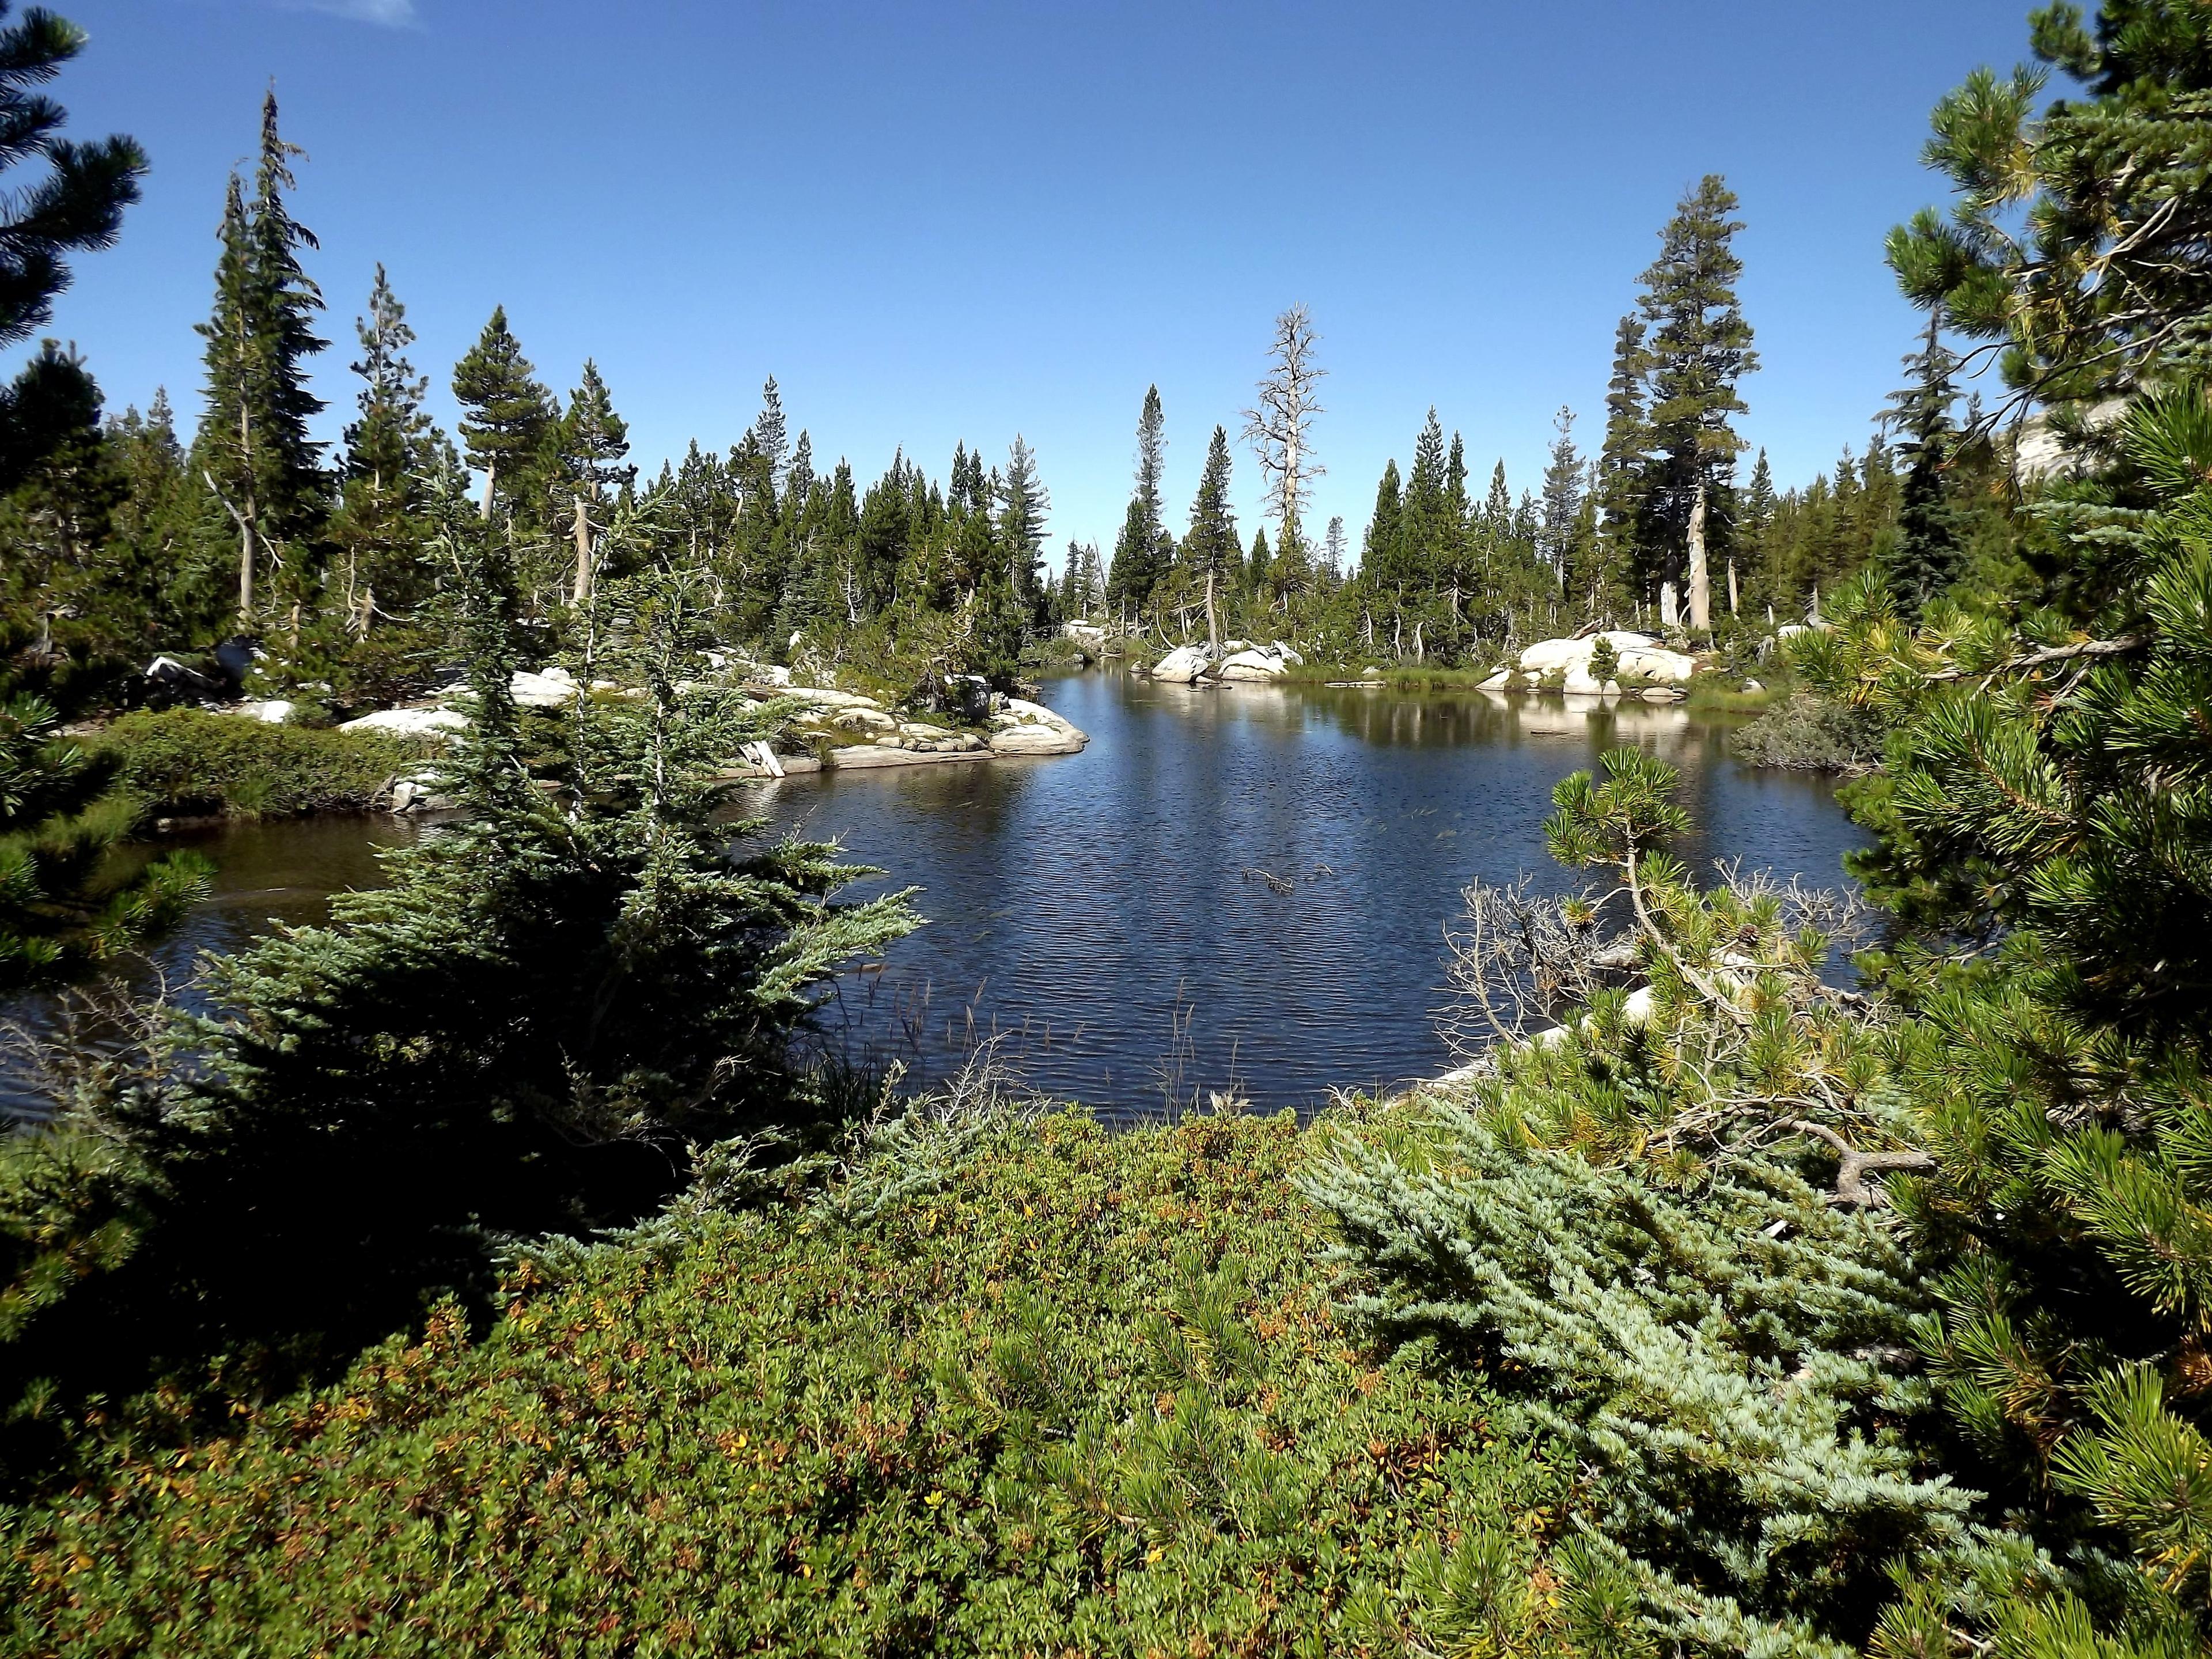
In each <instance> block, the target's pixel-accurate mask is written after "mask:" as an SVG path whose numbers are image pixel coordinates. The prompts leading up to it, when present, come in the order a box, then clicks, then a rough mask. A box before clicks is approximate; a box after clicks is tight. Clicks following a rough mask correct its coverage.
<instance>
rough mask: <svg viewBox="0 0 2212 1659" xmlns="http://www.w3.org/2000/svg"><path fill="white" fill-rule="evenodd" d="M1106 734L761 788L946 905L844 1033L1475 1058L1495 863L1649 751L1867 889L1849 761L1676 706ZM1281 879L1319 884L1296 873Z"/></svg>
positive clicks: (1042, 1060) (1154, 708) (1108, 1065)
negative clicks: (1447, 1004)
mask: <svg viewBox="0 0 2212 1659" xmlns="http://www.w3.org/2000/svg"><path fill="white" fill-rule="evenodd" d="M1046 701H1048V702H1050V703H1051V704H1052V706H1053V707H1054V708H1056V709H1058V710H1059V711H1060V713H1062V714H1066V716H1067V717H1068V718H1069V719H1071V720H1073V721H1074V722H1075V723H1076V725H1078V726H1081V727H1082V728H1083V729H1084V730H1085V732H1089V733H1090V734H1091V746H1090V747H1089V748H1088V749H1087V750H1085V751H1084V752H1083V753H1082V754H1080V755H1076V756H1071V757H1057V758H1042V759H1034V760H1004V759H1002V760H990V761H983V762H977V763H968V764H961V765H945V766H924V767H913V768H904V769H884V770H877V771H871V772H858V773H847V774H836V773H832V774H828V775H820V776H812V777H803V778H793V779H790V780H787V781H784V782H781V783H776V784H763V785H759V786H753V787H748V789H747V790H746V791H745V799H744V805H745V807H746V808H747V809H748V810H749V811H752V812H755V813H757V814H759V815H761V816H765V817H769V818H770V819H771V820H773V821H774V822H775V823H776V824H778V825H779V826H783V827H789V828H794V829H799V830H801V831H802V832H803V833H805V834H806V835H809V836H817V837H821V838H825V839H826V838H830V837H835V838H837V839H839V840H841V841H842V842H843V843H844V845H845V847H846V848H848V851H849V852H850V853H851V854H853V855H854V857H855V858H857V859H859V860H864V861H866V862H868V863H871V864H875V865H879V866H883V867H884V869H885V870H886V872H888V877H887V878H886V880H885V881H883V882H877V883H872V884H870V885H869V886H868V887H867V888H866V889H865V890H868V891H873V890H878V889H880V888H881V887H882V886H884V885H886V884H889V885H900V886H903V885H908V884H912V885H916V886H919V887H920V888H921V894H920V896H919V897H918V900H917V905H918V908H920V909H921V912H922V914H923V915H926V916H927V917H928V918H929V922H928V925H927V927H923V928H922V929H921V931H920V932H919V933H915V935H914V936H913V937H911V938H909V939H905V940H903V941H902V942H901V943H900V944H899V945H896V946H895V947H894V948H893V949H892V951H891V952H890V957H889V959H888V962H887V963H885V965H884V968H883V969H882V971H880V972H868V973H864V974H859V975H853V976H851V977H850V978H848V980H847V981H846V982H845V983H844V984H843V985H842V987H840V989H839V992H838V994H837V995H836V999H835V1000H834V1001H833V1002H832V1004H831V1005H830V1006H829V1008H828V1009H827V1010H826V1011H825V1012H826V1020H827V1024H828V1025H829V1030H830V1031H831V1033H832V1036H833V1040H835V1041H836V1042H841V1043H843V1044H846V1045H848V1046H850V1047H853V1048H858V1049H860V1050H864V1051H866V1052H869V1053H871V1054H873V1055H874V1056H875V1057H877V1058H878V1059H889V1058H892V1057H897V1058H901V1059H903V1060H906V1062H907V1063H908V1066H909V1068H910V1074H911V1075H915V1076H918V1077H921V1078H927V1077H931V1076H935V1075H939V1074H941V1073H943V1071H944V1070H945V1069H946V1068H947V1067H948V1066H952V1065H957V1063H958V1060H959V1059H960V1057H961V1056H962V1055H963V1054H965V1053H966V1052H967V1051H968V1049H969V1046H970V1045H971V1044H973V1043H974V1042H977V1041H980V1040H982V1039H986V1038H988V1037H990V1036H993V1035H994V1034H998V1035H1000V1036H1001V1037H1002V1038H1003V1042H1002V1045H1001V1046H1002V1052H1004V1053H1005V1054H1006V1055H1007V1056H1008V1057H1009V1058H1011V1059H1012V1060H1014V1061H1015V1062H1016V1063H1017V1065H1018V1068H1019V1069H1020V1070H1021V1071H1022V1072H1023V1073H1024V1074H1025V1076H1026V1078H1027V1079H1028V1081H1029V1082H1030V1084H1031V1085H1034V1086H1036V1087H1037V1088H1039V1089H1042V1090H1043V1091H1047V1092H1048V1093H1050V1094H1052V1095H1054V1096H1055V1097H1063V1098H1070V1099H1076V1100H1080V1101H1083V1102H1085V1103H1088V1104H1090V1105H1091V1106H1092V1107H1093V1108H1094V1109H1097V1110H1098V1111H1099V1112H1101V1113H1102V1114H1103V1115H1107V1116H1109V1117H1115V1118H1127V1117H1133V1116H1136V1115H1146V1114H1150V1113H1156V1112H1158V1111H1160V1110H1161V1109H1163V1108H1164V1107H1165V1106H1167V1105H1169V1104H1170V1103H1187V1102H1188V1101H1190V1100H1191V1099H1193V1098H1194V1097H1195V1096H1197V1095H1198V1094H1200V1092H1201V1091H1207V1090H1216V1089H1224V1088H1228V1087H1231V1086H1233V1087H1236V1088H1238V1089H1241V1090H1242V1091H1243V1092H1244V1093H1245V1094H1246V1095H1247V1096H1248V1097H1249V1098H1250V1099H1251V1100H1252V1101H1253V1102H1254V1103H1255V1104H1257V1105H1260V1106H1261V1107H1264V1108H1269V1109H1276V1108H1280V1107H1284V1106H1293V1107H1300V1108H1304V1107H1310V1106H1314V1105H1317V1104H1319V1103H1322V1101H1323V1100H1324V1099H1325V1098H1326V1097H1327V1093H1328V1090H1329V1089H1330V1088H1331V1087H1333V1086H1340V1087H1353V1086H1375V1085H1389V1084H1392V1083H1395V1082H1399V1081H1402V1080H1405V1079H1410V1078H1415V1077H1421V1076H1430V1075H1434V1074H1435V1073H1438V1072H1441V1071H1443V1070H1445V1069H1447V1068H1448V1067H1449V1066H1450V1065H1452V1064H1453V1063H1454V1062H1453V1060H1452V1057H1451V1056H1450V1054H1449V1053H1448V1052H1447V1051H1446V1050H1445V1048H1444V1047H1443V1043H1442V1042H1440V1041H1439V1040H1438V1038H1437V1036H1436V1033H1435V1028H1434V1023H1433V1019H1434V1012H1435V1010H1436V1007H1437V1003H1438V1001H1439V1000H1440V991H1439V988H1438V987H1439V985H1440V982H1441V978H1442V972H1441V959H1442V944H1441V930H1442V928H1443V925H1444V923H1445V922H1446V921H1447V920H1448V919H1449V918H1450V917H1451V916H1452V915H1454V914H1455V912H1456V911H1457V910H1458V908H1459V892H1460V890H1461V889H1462V887H1464V886H1465V885H1466V884H1468V882H1469V881H1470V880H1473V879H1475V878H1480V879H1482V880H1485V881H1491V882H1502V881H1510V880H1511V879H1513V878H1516V876H1517V875H1519V874H1520V873H1521V872H1522V871H1524V870H1526V871H1532V872H1536V873H1537V874H1538V876H1539V878H1541V879H1542V880H1544V881H1546V882H1547V883H1551V884H1555V885H1565V884H1567V883H1568V880H1569V878H1567V877H1566V876H1565V873H1564V872H1557V871H1556V870H1555V869H1554V867H1553V866H1552V865H1551V863H1550V861H1549V860H1548V859H1547V858H1546V856H1545V854H1544V851H1543V843H1542V836H1541V824H1542V821H1543V818H1544V815H1545V813H1546V811H1547V810H1548V806H1549V795H1550V791H1551V788H1552V786H1553V783H1555V782H1556V781H1558V780H1559V779H1560V778H1562V777H1564V776H1565V775H1567V774H1568V773H1570V772H1572V771H1574V770H1576V769H1577V768H1581V767H1586V766H1589V765H1590V764H1592V763H1593V762H1594V761H1595V758H1596V757H1597V756H1598V755H1599V754H1601V752H1602V751H1603V750H1606V749H1608V748H1611V747H1613V746H1614V745H1616V744H1623V743H1632V744H1639V745H1642V746H1644V747H1645V748H1648V749H1650V750H1655V751H1656V752H1657V753H1659V754H1660V755H1662V756H1663V757H1665V758H1666V759H1668V760H1669V761H1671V762H1672V763H1674V765H1676V766H1677V767H1679V768H1680V769H1681V772H1682V775H1683V785H1684V787H1683V802H1684V805H1686V807H1687V808H1688V809H1689V811H1690V815H1691V817H1692V820H1693V821H1694V822H1695V823H1696V824H1697V826H1698V831H1697V835H1696V837H1695V839H1694V840H1693V841H1692V843H1691V844H1689V845H1687V846H1686V847H1685V848H1682V849H1681V850H1682V852H1683V854H1684V855H1685V856H1686V858H1687V859H1688V860H1690V861H1691V863H1692V866H1699V865H1704V864H1706V863H1709V862H1710V861H1711V860H1715V859H1733V858H1741V859H1742V860H1744V861H1745V863H1746V865H1747V866H1748V867H1751V868H1762V867H1763V868H1771V869H1772V870H1774V871H1775V872H1777V873H1778V874H1782V875H1785V876H1787V875H1796V874H1803V875H1806V876H1808V877H1809V878H1813V879H1814V880H1815V881H1816V882H1820V883H1824V884H1840V883H1841V882H1842V881H1843V879H1844V877H1843V874H1842V871H1841V867H1840V863H1839V860H1840V859H1841V856H1842V854H1844V851H1845V850H1846V849H1848V848H1851V847H1854V846H1856V845H1857V844H1858V843H1859V840H1860V837H1859V836H1858V833H1857V830H1856V829H1854V828H1853V826H1852V825H1851V824H1850V823H1849V821H1848V820H1847V819H1846V818H1845V817H1844V814H1843V812H1842V811H1841V809H1840V808H1838V806H1837V805H1836V804H1835V800H1834V798H1833V795H1832V792H1831V790H1830V787H1829V786H1828V785H1827V783H1826V781H1821V780H1818V779H1809V778H1805V777H1800V776H1796V775H1790V774H1783V773H1773V772H1759V771H1754V770H1752V769H1748V768H1745V767H1741V766H1739V765H1738V764H1736V763H1735V762H1734V761H1732V760H1731V759H1729V757H1728V754H1727V750H1726V729H1727V728H1726V724H1725V723H1723V722H1715V721H1709V720H1695V719H1692V717H1690V716H1689V715H1688V714H1686V713H1685V712H1684V711H1683V710H1681V709H1680V708H1674V707H1671V706H1666V705H1660V706H1653V705H1650V704H1644V703H1628V704H1624V705H1620V706H1616V707H1611V708H1607V707H1602V706H1583V705H1577V706H1569V705H1567V704H1565V702H1561V701H1560V700H1558V699H1541V698H1526V697H1522V698H1513V699H1510V700H1509V699H1506V698H1504V697H1495V696H1481V695H1480V694H1470V695H1468V696H1422V697H1413V696H1397V695H1395V694H1392V693H1385V692H1375V691H1328V690H1303V689H1297V690H1294V689H1289V688H1281V687H1273V686H1251V685H1238V686H1228V687H1222V688H1218V689H1214V690H1204V689H1196V688H1189V687H1183V686H1173V685H1157V684H1152V683H1150V682H1148V681H1143V680H1136V679H1130V678H1125V677H1123V676H1121V675H1120V674H1107V673H1090V674H1084V675H1078V676H1073V677H1070V678H1063V679H1058V680H1055V681H1054V682H1052V683H1051V684H1049V685H1048V688H1047V695H1046ZM416 833H420V832H419V831H417V830H416V829H414V828H412V827H411V826H410V825H407V824H404V823H396V822H393V821H392V820H388V819H381V818H378V819H368V818H337V819H321V820H313V821H308V822H305V823H277V824H268V825H258V826H246V827H242V828H240V829H232V830H228V831H225V832H222V833H220V834H216V835H211V836H207V837H204V839H203V840H202V842H201V843H200V844H201V845H202V846H203V847H204V850H206V851H207V852H208V853H210V854H211V855H212V856H214V857H215V858H216V860H218V861H219V863H220V865H221V869H222V874H221V877H220V881H219V885H220V891H219V892H218V893H217V895H216V897H215V899H214V900H213V902H210V904H209V905H208V906H207V907H206V908H204V910H203V911H202V912H201V913H200V914H199V915H197V916H196V917H195V918H194V919H193V921H192V923H191V926H190V927H188V928H187V929H186V931H185V934H184V935H183V936H182V937H181V938H179V939H177V940H175V941H173V943H172V944H171V945H169V946H168V947H167V948H166V949H165V950H164V951H163V953H162V954H163V957H164V959H165V961H166V962H167V963H169V964H171V965H172V967H173V968H179V969H180V968H182V967H183V965H184V964H186V963H189V962H190V961H191V958H192V957H193V955H194V954H195V953H196V952H197V951H200V950H216V951H226V950H231V949H234V948H236V947H237V945H239V944H240V943H241V942H243V941H244V940H245V939H247V938H249V937H250V936H251V935H252V934H253V933H258V932H259V931H261V930H262V929H263V928H264V927H266V926H267V925H268V921H269V919H270V918H271V917H278V918H282V919H284V920H287V921H313V920H316V919H318V918H319V916H320V915H322V912H323V907H324V902H325V896H326V895H327V894H328V893H329V892H330V891H331V890H333V889H336V888H341V887H345V886H354V885H368V884H374V882H375V881H376V879H377V868H376V860H375V849H376V848H378V847H380V846H383V845H389V844H391V843H392V842H398V841H401V840H404V839H406V838H407V837H409V836H412V835H415V834H416ZM1260 871H1265V872H1268V873H1269V874H1272V875H1273V876H1275V877H1277V878H1279V879H1280V880H1282V881H1284V882H1287V883H1289V884H1291V886H1290V890H1288V891H1287V892H1285V891H1280V890H1278V889H1277V888H1276V887H1275V886H1274V885H1273V884H1270V883H1269V882H1268V881H1267V880H1265V879H1263V878H1261V877H1260V876H1259V875H1257V874H1255V873H1254V872H1260Z"/></svg>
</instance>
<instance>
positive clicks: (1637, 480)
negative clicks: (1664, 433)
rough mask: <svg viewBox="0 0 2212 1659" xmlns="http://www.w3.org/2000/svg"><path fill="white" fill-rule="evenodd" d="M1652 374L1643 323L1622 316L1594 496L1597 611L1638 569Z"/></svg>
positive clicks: (1592, 588)
mask: <svg viewBox="0 0 2212 1659" xmlns="http://www.w3.org/2000/svg"><path fill="white" fill-rule="evenodd" d="M1648 374H1650V356H1649V355H1648V354H1647V353H1646V352H1645V350H1644V325H1643V323H1642V322H1640V321H1639V320H1638V319H1636V318H1635V317H1632V316H1630V317H1623V318H1622V319H1620V327H1619V329H1618V330H1616V331H1615V332H1614V335H1613V378H1612V379H1611V380H1608V381H1607V383H1606V394H1605V447H1604V448H1603V449H1602V450H1601V452H1600V453H1599V455H1598V478H1597V484H1596V487H1595V490H1594V492H1593V493H1594V494H1595V495H1596V496H1597V498H1598V512H1599V515H1600V523H1599V542H1600V547H1601V557H1600V558H1599V559H1598V561H1597V568H1595V569H1594V570H1593V571H1592V573H1591V578H1592V579H1591V581H1590V583H1589V595H1588V599H1589V608H1590V609H1591V610H1592V611H1603V610H1604V609H1606V608H1607V606H1606V604H1605V596H1607V595H1609V594H1615V593H1619V594H1625V593H1626V590H1627V588H1628V586H1629V583H1630V580H1631V577H1632V573H1634V572H1635V571H1636V567H1637V562H1638V552H1637V550H1638V547H1639V546H1640V545H1641V544H1642V540H1643V535H1644V531H1643V525H1642V517H1643V511H1644V497H1645V495H1646V474H1647V471H1648V462H1647V457H1648V455H1649V453H1650V447H1651V431H1650V424H1649V422H1648V421H1647V420H1646V418H1645V405H1644V380H1645V377H1646V376H1647V375H1648Z"/></svg>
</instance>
